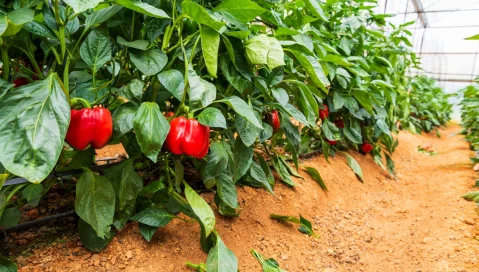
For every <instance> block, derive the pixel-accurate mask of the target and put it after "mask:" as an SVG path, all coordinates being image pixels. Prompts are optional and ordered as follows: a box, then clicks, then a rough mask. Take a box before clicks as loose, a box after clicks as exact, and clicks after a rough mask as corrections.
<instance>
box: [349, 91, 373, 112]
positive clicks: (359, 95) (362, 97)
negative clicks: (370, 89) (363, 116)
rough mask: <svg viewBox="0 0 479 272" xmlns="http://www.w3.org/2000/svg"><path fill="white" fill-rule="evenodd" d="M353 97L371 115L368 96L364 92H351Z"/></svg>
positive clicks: (371, 108) (371, 106) (370, 103)
mask: <svg viewBox="0 0 479 272" xmlns="http://www.w3.org/2000/svg"><path fill="white" fill-rule="evenodd" d="M353 96H354V97H355V98H356V99H357V100H358V102H359V104H361V106H363V107H364V109H366V111H367V112H369V113H370V114H373V104H372V102H371V98H370V97H369V94H368V93H367V92H365V91H355V92H353Z"/></svg>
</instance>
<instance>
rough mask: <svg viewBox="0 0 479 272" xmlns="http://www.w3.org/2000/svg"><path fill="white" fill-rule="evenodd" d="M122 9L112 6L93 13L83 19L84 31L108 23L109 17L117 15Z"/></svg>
mask: <svg viewBox="0 0 479 272" xmlns="http://www.w3.org/2000/svg"><path fill="white" fill-rule="evenodd" d="M121 9H122V7H121V6H119V5H112V6H109V7H107V8H103V9H99V10H95V11H93V12H92V13H91V14H90V15H88V16H87V17H86V19H85V29H89V28H90V27H92V26H94V25H98V24H101V23H103V22H106V21H108V19H110V18H111V17H113V16H114V15H115V14H117V13H118V11H120V10H121Z"/></svg>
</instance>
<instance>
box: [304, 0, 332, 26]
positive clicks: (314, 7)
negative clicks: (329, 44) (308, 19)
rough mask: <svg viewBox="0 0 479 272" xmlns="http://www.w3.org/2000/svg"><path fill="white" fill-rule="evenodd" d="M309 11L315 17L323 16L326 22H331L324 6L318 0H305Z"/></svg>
mask: <svg viewBox="0 0 479 272" xmlns="http://www.w3.org/2000/svg"><path fill="white" fill-rule="evenodd" d="M304 2H305V3H306V6H307V7H308V11H310V12H311V13H312V14H313V15H314V16H315V17H319V18H321V19H322V20H323V21H325V22H329V20H328V17H327V16H326V15H325V14H324V12H323V8H321V5H319V3H318V1H317V0H305V1H304Z"/></svg>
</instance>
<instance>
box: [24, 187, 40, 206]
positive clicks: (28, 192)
mask: <svg viewBox="0 0 479 272" xmlns="http://www.w3.org/2000/svg"><path fill="white" fill-rule="evenodd" d="M42 191H43V185H41V184H30V185H28V186H27V187H25V188H24V189H23V191H22V195H23V197H25V198H26V199H27V202H30V201H31V200H33V199H35V198H38V197H40V196H41V195H42Z"/></svg>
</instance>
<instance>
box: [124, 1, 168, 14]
mask: <svg viewBox="0 0 479 272" xmlns="http://www.w3.org/2000/svg"><path fill="white" fill-rule="evenodd" d="M115 2H116V3H117V4H119V5H122V6H124V7H125V8H127V9H131V10H133V11H136V12H139V13H141V14H145V15H148V16H150V17H154V18H170V16H168V14H166V13H165V12H164V11H163V10H161V9H158V8H156V7H154V6H152V5H150V4H147V3H142V2H140V1H136V0H115Z"/></svg>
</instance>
